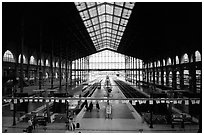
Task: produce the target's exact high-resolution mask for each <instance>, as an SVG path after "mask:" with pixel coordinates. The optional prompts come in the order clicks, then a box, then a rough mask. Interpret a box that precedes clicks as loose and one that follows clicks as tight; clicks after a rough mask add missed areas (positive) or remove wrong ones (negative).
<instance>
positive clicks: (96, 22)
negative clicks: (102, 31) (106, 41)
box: [92, 17, 98, 25]
mask: <svg viewBox="0 0 204 135" xmlns="http://www.w3.org/2000/svg"><path fill="white" fill-rule="evenodd" d="M92 22H93V25H95V24H98V18H96V17H95V18H93V19H92Z"/></svg>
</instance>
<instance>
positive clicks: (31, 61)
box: [30, 56, 37, 65]
mask: <svg viewBox="0 0 204 135" xmlns="http://www.w3.org/2000/svg"><path fill="white" fill-rule="evenodd" d="M30 64H32V65H37V63H36V60H35V58H34V57H33V56H30Z"/></svg>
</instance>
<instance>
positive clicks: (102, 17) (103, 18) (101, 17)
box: [99, 15, 106, 23]
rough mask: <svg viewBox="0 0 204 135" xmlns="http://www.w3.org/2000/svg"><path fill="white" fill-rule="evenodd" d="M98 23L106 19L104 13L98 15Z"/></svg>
mask: <svg viewBox="0 0 204 135" xmlns="http://www.w3.org/2000/svg"><path fill="white" fill-rule="evenodd" d="M99 20H100V23H102V22H104V21H106V15H101V16H99Z"/></svg>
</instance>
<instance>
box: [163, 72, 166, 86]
mask: <svg viewBox="0 0 204 135" xmlns="http://www.w3.org/2000/svg"><path fill="white" fill-rule="evenodd" d="M163 77H164V85H166V71H164V76H163Z"/></svg>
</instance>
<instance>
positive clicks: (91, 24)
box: [75, 2, 135, 51]
mask: <svg viewBox="0 0 204 135" xmlns="http://www.w3.org/2000/svg"><path fill="white" fill-rule="evenodd" d="M134 4H135V3H134V2H75V5H76V7H77V9H78V11H79V14H80V16H81V18H82V20H83V21H84V25H85V26H86V28H87V31H88V32H89V35H90V37H91V39H92V41H93V43H94V46H95V47H96V50H97V51H99V50H101V49H105V48H109V49H113V50H117V48H118V46H119V43H120V40H121V38H122V35H123V32H124V31H125V27H126V25H127V23H128V19H129V17H130V15H131V12H132V9H133V7H134Z"/></svg>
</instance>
